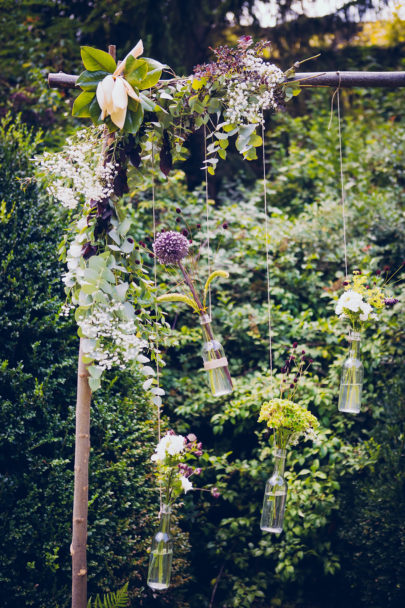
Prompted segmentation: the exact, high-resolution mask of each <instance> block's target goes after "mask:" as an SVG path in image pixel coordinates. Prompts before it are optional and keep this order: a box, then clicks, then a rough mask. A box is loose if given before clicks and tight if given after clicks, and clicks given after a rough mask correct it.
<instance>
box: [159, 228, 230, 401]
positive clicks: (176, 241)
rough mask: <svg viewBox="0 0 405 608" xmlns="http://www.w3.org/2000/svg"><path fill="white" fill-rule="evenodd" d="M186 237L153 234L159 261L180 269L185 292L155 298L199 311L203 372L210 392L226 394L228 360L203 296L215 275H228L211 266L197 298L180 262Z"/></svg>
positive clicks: (217, 395) (216, 394) (185, 253)
mask: <svg viewBox="0 0 405 608" xmlns="http://www.w3.org/2000/svg"><path fill="white" fill-rule="evenodd" d="M189 247H190V244H189V241H188V239H187V238H186V237H185V236H184V235H183V234H181V233H180V232H175V231H168V232H161V233H160V234H158V235H157V237H156V240H155V242H154V243H153V250H154V252H155V255H156V257H157V259H158V260H159V262H160V263H161V264H165V265H175V266H177V268H178V269H179V270H180V272H181V274H182V276H183V279H184V283H185V284H186V285H187V287H188V289H189V294H182V293H171V294H165V295H162V296H159V297H158V298H157V300H158V302H184V303H185V304H188V305H189V306H190V307H191V308H192V310H193V311H194V312H196V313H197V314H198V315H199V318H200V323H201V328H202V334H203V347H202V358H203V362H204V370H205V371H206V372H207V378H208V384H209V387H210V389H211V392H212V394H213V395H214V396H216V397H219V396H221V395H227V394H229V393H231V392H232V390H233V384H232V378H231V375H230V373H229V368H228V360H227V358H226V356H225V352H224V349H223V347H222V345H221V344H220V342H219V341H218V340H217V339H216V338H215V336H214V333H213V330H212V326H211V319H210V317H209V315H208V314H207V312H206V311H207V306H206V299H207V294H208V291H209V288H210V285H211V282H212V281H213V280H214V279H215V278H217V277H224V278H227V277H228V273H227V272H225V271H223V270H215V271H214V272H212V273H211V274H210V276H209V277H208V279H207V282H206V284H205V287H204V294H203V298H200V296H199V294H198V292H197V289H196V287H195V285H194V282H193V280H192V278H191V276H190V274H189V273H188V272H187V270H186V268H185V266H184V265H183V259H184V258H185V257H186V256H187V255H188V253H189Z"/></svg>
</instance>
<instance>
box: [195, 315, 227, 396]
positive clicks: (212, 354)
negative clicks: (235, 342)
mask: <svg viewBox="0 0 405 608" xmlns="http://www.w3.org/2000/svg"><path fill="white" fill-rule="evenodd" d="M200 323H201V327H202V333H203V341H204V342H203V347H202V352H201V354H202V358H203V361H204V369H205V371H206V372H207V377H208V384H209V386H210V389H211V392H212V394H213V395H214V396H215V397H219V396H221V395H228V394H229V393H232V391H233V384H232V378H231V374H230V373H229V369H228V360H227V358H226V356H225V352H224V349H223V348H222V346H221V344H220V343H219V342H218V340H216V339H215V338H214V334H213V331H212V328H211V319H210V317H209V316H208V315H201V317H200Z"/></svg>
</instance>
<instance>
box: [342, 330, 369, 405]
mask: <svg viewBox="0 0 405 608" xmlns="http://www.w3.org/2000/svg"><path fill="white" fill-rule="evenodd" d="M360 338H361V335H360V333H359V332H357V331H350V332H349V336H348V340H349V342H350V347H349V356H348V358H347V359H346V361H345V362H344V364H343V369H342V376H341V379H340V391H339V404H338V409H339V411H340V412H348V413H350V414H358V413H359V412H360V407H361V391H362V388H363V375H364V370H363V364H362V362H361V361H360V358H359V357H360Z"/></svg>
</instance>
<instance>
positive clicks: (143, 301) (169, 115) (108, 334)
mask: <svg viewBox="0 0 405 608" xmlns="http://www.w3.org/2000/svg"><path fill="white" fill-rule="evenodd" d="M269 49H270V44H269V43H267V42H266V43H257V44H253V40H252V39H251V38H250V37H242V38H241V39H240V40H239V42H238V44H237V45H236V47H235V48H230V47H226V46H222V47H220V48H219V49H215V50H214V51H213V52H214V61H213V62H212V63H211V64H206V65H204V66H197V68H196V69H195V72H194V74H193V75H190V76H187V77H181V76H177V75H176V74H174V72H173V71H172V70H171V69H170V68H169V67H168V66H166V65H164V64H163V63H160V62H159V61H156V60H155V59H150V58H148V57H145V56H144V49H143V44H142V41H139V42H138V43H137V44H136V45H135V46H134V47H133V48H132V50H130V52H129V53H128V54H127V55H126V56H125V57H124V58H123V60H122V61H121V62H117V61H116V60H115V59H114V58H113V57H112V56H111V55H110V54H109V53H106V52H104V51H102V50H99V49H94V48H92V47H88V46H84V47H82V49H81V56H82V61H83V65H84V71H83V72H82V73H81V74H80V76H79V77H78V79H77V83H76V84H77V86H78V87H80V88H81V89H82V92H81V93H80V94H79V95H78V97H77V98H76V100H75V102H74V104H73V114H74V115H75V116H77V117H78V118H83V119H90V120H91V121H92V123H93V126H91V127H88V128H86V129H84V130H82V131H80V132H78V133H77V134H76V135H75V136H74V137H72V138H71V139H70V140H69V141H68V142H67V143H66V146H64V148H63V149H62V150H61V151H60V152H58V153H57V154H54V155H51V154H45V155H43V157H42V158H40V159H37V162H38V172H39V173H40V174H42V176H43V178H44V179H46V180H47V183H48V189H49V193H50V194H51V195H52V196H54V197H55V198H57V199H58V200H59V201H60V202H61V204H62V205H63V206H65V207H67V208H68V210H69V212H70V218H71V223H70V226H69V229H68V231H67V233H66V235H65V237H64V239H63V242H62V244H61V247H60V257H61V260H62V261H64V262H66V264H67V272H66V273H65V276H64V282H65V290H66V295H67V302H66V306H65V307H64V309H63V312H64V314H69V313H70V311H72V310H74V311H75V316H76V319H77V322H78V326H79V329H78V333H79V335H80V337H81V338H83V347H84V348H85V351H84V361H85V363H86V365H87V367H88V370H89V373H90V385H91V389H92V390H93V391H94V390H97V388H98V387H99V386H100V384H101V380H102V376H103V373H104V372H105V370H108V369H110V368H112V367H114V366H116V365H118V366H122V367H128V366H131V365H132V366H135V367H139V369H140V370H141V372H142V373H143V374H144V375H145V376H146V379H145V386H146V387H147V388H146V390H148V391H152V390H153V391H155V393H151V394H152V398H153V401H154V402H156V403H160V402H161V397H162V394H160V393H159V394H157V393H156V391H161V389H160V388H159V387H158V386H157V383H156V379H155V378H154V370H153V368H152V366H151V365H150V364H149V363H150V359H152V360H153V359H157V360H158V363H159V364H161V365H162V364H163V361H162V359H161V354H160V353H159V352H158V349H156V348H155V346H156V345H155V343H154V340H155V339H156V334H157V333H163V332H165V331H166V323H165V321H164V317H163V315H161V313H160V312H159V313H158V317H157V318H154V316H155V315H151V309H152V310H153V307H154V304H155V288H154V282H153V281H152V280H151V278H150V273H149V269H148V266H147V262H148V260H147V259H145V258H144V257H142V245H141V243H137V242H136V240H135V238H134V236H133V234H134V227H135V226H134V223H135V222H136V218H135V215H134V214H133V213H131V214H129V213H128V206H127V205H126V195H127V194H128V193H129V186H128V181H127V172H128V171H129V170H130V169H131V166H132V167H133V168H134V170H136V171H138V172H141V173H142V174H144V175H149V176H150V175H151V174H155V173H156V172H158V173H159V176H160V178H164V176H165V175H167V174H168V173H169V171H170V170H171V168H172V166H173V163H174V162H176V161H178V160H180V161H181V160H184V159H185V158H186V156H187V154H188V151H187V149H186V148H185V146H184V143H185V141H186V139H187V137H188V136H189V135H190V134H191V133H193V132H195V131H196V130H197V129H199V128H201V127H202V126H204V128H205V130H206V136H207V143H208V146H207V158H206V163H207V164H206V166H207V169H208V171H209V172H210V173H212V172H214V171H215V166H216V164H217V162H218V161H219V159H225V158H226V148H227V147H228V145H229V139H230V137H233V136H234V135H236V147H237V149H238V150H239V152H240V153H241V154H242V155H243V157H244V158H246V159H248V160H251V159H253V158H256V148H257V147H258V146H260V145H261V144H262V139H261V137H260V135H259V134H257V133H256V129H257V127H258V126H259V125H261V124H262V122H263V117H264V114H263V113H265V112H274V111H277V110H279V109H281V108H282V107H283V105H284V102H285V101H287V100H288V99H289V98H291V97H292V96H293V95H296V94H298V93H299V90H300V89H299V85H298V83H297V82H294V81H293V82H290V81H289V80H288V79H289V78H292V77H293V76H294V70H295V67H297V66H298V65H299V64H295V66H294V68H291V69H290V70H287V72H284V73H283V72H282V71H281V70H280V69H279V68H277V67H276V66H275V65H273V64H272V63H270V62H269V61H267V60H265V59H264V54H266V55H268V53H269ZM242 98H243V103H242ZM149 261H150V260H149ZM221 272H222V271H216V273H214V275H215V276H214V277H211V278H209V281H212V280H213V279H214V278H215V277H217V276H222V275H221ZM183 295H184V294H183ZM191 301H192V302H193V305H194V304H195V302H196V300H195V298H194V299H193V298H191ZM200 310H201V307H200ZM148 349H149V351H150V354H149V353H148V352H147V350H148ZM216 359H217V360H219V359H222V360H223V359H224V358H223V357H220V358H218V356H217V357H216ZM216 364H217V363H216ZM228 380H229V379H228Z"/></svg>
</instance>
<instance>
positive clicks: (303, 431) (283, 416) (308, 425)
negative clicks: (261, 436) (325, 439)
mask: <svg viewBox="0 0 405 608" xmlns="http://www.w3.org/2000/svg"><path fill="white" fill-rule="evenodd" d="M259 422H265V423H266V424H267V426H268V427H269V428H270V429H273V430H275V431H277V432H278V447H286V445H287V443H289V442H290V443H296V442H297V441H298V439H299V438H300V437H302V436H303V437H304V438H305V439H315V437H316V430H317V429H318V427H319V422H318V419H317V418H316V417H315V416H314V415H313V414H311V412H309V411H308V410H307V409H306V408H305V407H304V406H302V405H301V404H300V403H295V402H294V401H291V400H290V399H282V398H280V397H276V398H275V399H270V401H266V402H265V403H263V405H262V407H261V409H260V415H259ZM280 442H281V445H280ZM283 444H284V445H283Z"/></svg>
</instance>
